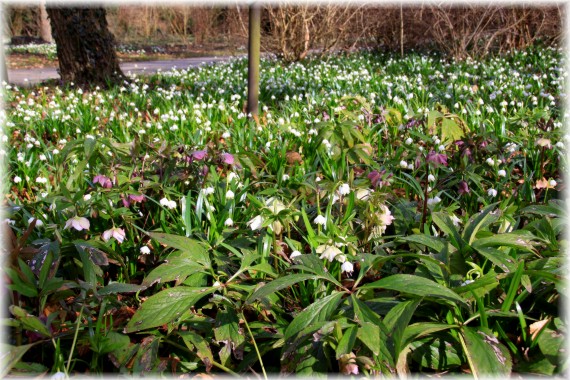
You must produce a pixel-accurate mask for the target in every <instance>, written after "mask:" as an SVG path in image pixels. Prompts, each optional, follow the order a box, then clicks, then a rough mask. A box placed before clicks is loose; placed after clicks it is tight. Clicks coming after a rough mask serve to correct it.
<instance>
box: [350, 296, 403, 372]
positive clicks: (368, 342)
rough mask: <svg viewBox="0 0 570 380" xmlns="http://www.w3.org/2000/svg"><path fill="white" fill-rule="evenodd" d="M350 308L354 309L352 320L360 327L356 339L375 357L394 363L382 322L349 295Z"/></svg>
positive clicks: (386, 331)
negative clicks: (379, 356)
mask: <svg viewBox="0 0 570 380" xmlns="http://www.w3.org/2000/svg"><path fill="white" fill-rule="evenodd" d="M351 300H352V307H353V308H354V319H355V321H356V322H357V323H358V324H359V325H360V328H359V329H358V333H357V338H358V339H359V340H360V341H361V342H362V343H363V344H364V345H365V346H366V347H368V349H369V350H370V351H372V353H373V354H374V355H376V356H378V355H380V354H381V356H382V358H384V359H386V360H388V361H389V362H390V363H391V364H393V363H394V361H395V360H394V358H392V355H391V353H390V351H389V350H388V347H387V346H386V342H387V341H388V329H387V328H386V326H385V325H384V322H382V321H381V320H380V317H379V316H378V314H376V313H375V312H374V311H373V310H372V309H370V308H369V307H368V306H367V305H366V304H365V303H364V302H362V301H361V300H359V299H358V298H356V297H355V296H354V294H352V295H351Z"/></svg>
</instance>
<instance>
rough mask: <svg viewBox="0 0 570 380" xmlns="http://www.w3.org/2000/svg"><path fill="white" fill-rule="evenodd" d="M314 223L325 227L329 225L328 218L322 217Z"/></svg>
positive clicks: (318, 217)
mask: <svg viewBox="0 0 570 380" xmlns="http://www.w3.org/2000/svg"><path fill="white" fill-rule="evenodd" d="M313 222H315V224H319V225H321V226H324V225H325V224H326V223H327V218H325V217H324V216H322V215H318V216H317V217H316V218H315V220H314V221H313Z"/></svg>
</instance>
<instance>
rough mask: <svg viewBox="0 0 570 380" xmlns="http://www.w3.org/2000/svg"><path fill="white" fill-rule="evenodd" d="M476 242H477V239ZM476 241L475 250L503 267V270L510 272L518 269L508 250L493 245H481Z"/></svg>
mask: <svg viewBox="0 0 570 380" xmlns="http://www.w3.org/2000/svg"><path fill="white" fill-rule="evenodd" d="M475 243H477V241H476V242H475ZM475 243H474V244H473V248H474V249H475V251H477V253H479V254H480V255H481V256H483V257H484V258H486V259H488V260H489V261H490V262H492V263H493V264H495V265H496V266H498V267H499V268H501V270H502V271H503V272H505V273H509V272H512V271H514V270H516V269H517V266H516V263H515V262H514V259H513V258H512V257H511V256H509V255H508V254H507V252H505V251H501V250H499V249H496V248H492V247H480V246H477V245H476V244H475Z"/></svg>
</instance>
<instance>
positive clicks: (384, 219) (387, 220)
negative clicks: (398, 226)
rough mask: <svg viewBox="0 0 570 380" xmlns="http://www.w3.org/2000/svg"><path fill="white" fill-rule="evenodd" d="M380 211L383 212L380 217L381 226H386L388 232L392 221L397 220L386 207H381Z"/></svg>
mask: <svg viewBox="0 0 570 380" xmlns="http://www.w3.org/2000/svg"><path fill="white" fill-rule="evenodd" d="M380 209H381V210H382V214H381V215H380V224H381V225H382V226H384V230H386V226H389V225H390V224H392V221H393V220H394V219H396V218H394V217H393V216H392V213H391V212H390V209H389V208H388V207H387V206H386V205H381V206H380Z"/></svg>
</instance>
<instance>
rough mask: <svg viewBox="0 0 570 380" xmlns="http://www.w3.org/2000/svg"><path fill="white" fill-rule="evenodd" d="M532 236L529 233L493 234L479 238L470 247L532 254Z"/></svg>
mask: <svg viewBox="0 0 570 380" xmlns="http://www.w3.org/2000/svg"><path fill="white" fill-rule="evenodd" d="M533 237H534V236H533V235H532V234H530V233H527V234H522V233H515V232H512V233H505V234H494V235H492V236H489V237H485V238H480V239H477V240H476V241H474V242H473V244H472V245H471V246H472V247H473V248H474V249H477V248H481V247H512V248H516V249H520V250H523V251H527V252H534V247H533V244H532V239H533Z"/></svg>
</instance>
